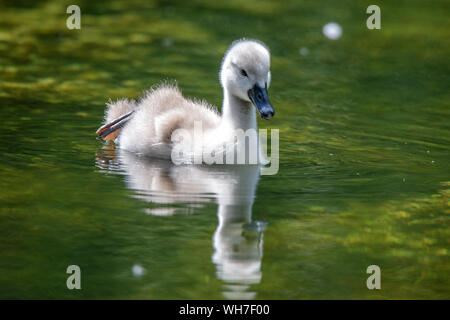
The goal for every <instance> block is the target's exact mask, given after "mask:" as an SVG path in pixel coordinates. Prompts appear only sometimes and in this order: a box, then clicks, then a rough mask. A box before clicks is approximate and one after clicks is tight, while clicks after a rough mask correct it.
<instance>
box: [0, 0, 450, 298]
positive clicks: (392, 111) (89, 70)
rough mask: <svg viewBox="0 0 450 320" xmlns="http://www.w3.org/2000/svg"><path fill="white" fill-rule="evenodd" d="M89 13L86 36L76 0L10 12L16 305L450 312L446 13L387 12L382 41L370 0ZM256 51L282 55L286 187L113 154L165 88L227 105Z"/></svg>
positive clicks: (5, 106) (114, 6) (414, 5)
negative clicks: (26, 301)
mask: <svg viewBox="0 0 450 320" xmlns="http://www.w3.org/2000/svg"><path fill="white" fill-rule="evenodd" d="M77 3H78V4H79V6H80V7H81V10H82V28H81V30H68V29H67V28H66V26H65V19H66V18H67V14H66V13H65V10H66V8H67V6H68V5H70V4H73V1H72V2H71V1H56V0H54V1H41V2H39V3H37V2H35V1H30V2H28V1H14V2H13V3H12V2H10V1H1V2H0V106H1V108H0V119H1V120H2V125H1V126H0V137H1V141H2V143H1V144H0V154H1V156H2V161H1V163H0V174H1V179H0V188H1V189H0V298H31V299H42V298H63V299H78V298H88V299H91V298H102V299H110V298H124V299H133V298H137V299H222V298H248V299H310V298H319V299H328V298H331V299H348V298H350V299H355V298H362V299H373V298H388V299H393V298H401V299H404V298H414V299H416V298H441V299H442V298H444V299H448V298H450V291H449V289H448V288H449V285H450V283H449V280H448V279H449V276H448V275H449V269H450V268H449V266H450V259H449V239H450V232H449V214H450V210H449V195H450V174H449V173H450V170H449V169H450V168H449V153H450V135H449V132H450V131H449V129H450V126H449V116H450V111H449V110H450V109H449V104H448V101H449V98H450V97H449V86H448V83H449V76H448V75H449V71H450V70H449V69H450V68H449V67H450V63H449V60H448V53H449V46H448V40H447V39H448V38H449V36H450V34H449V29H448V16H447V13H448V9H449V5H448V3H446V2H444V1H427V2H426V3H424V2H423V1H396V2H395V4H394V3H392V2H385V1H379V3H378V5H379V6H380V7H381V10H382V29H381V30H374V31H371V30H368V29H367V28H366V27H365V20H366V18H367V15H366V14H365V9H366V8H367V6H368V5H370V4H372V3H369V2H367V1H362V2H358V3H355V2H354V1H340V2H333V1H277V2H268V1H246V2H242V1H227V2H226V3H222V4H219V3H211V1H189V3H186V2H184V1H179V2H175V3H172V4H169V3H167V2H164V1H161V2H158V1H146V2H145V3H141V2H140V1H127V2H122V1H95V2H92V1H78V2H77ZM330 21H335V22H337V23H339V24H340V25H341V26H342V28H343V35H342V37H341V38H340V39H338V40H334V41H333V40H329V39H327V38H326V37H324V36H323V35H322V33H321V30H322V27H323V25H324V24H326V23H328V22H330ZM243 36H247V37H253V38H257V39H260V40H262V41H264V42H265V43H267V45H268V46H269V47H270V48H271V52H272V85H271V88H270V91H269V94H270V96H271V100H272V102H273V105H274V107H275V109H276V117H275V118H273V119H272V120H271V121H264V122H262V121H260V123H259V124H260V126H261V127H263V128H279V129H280V170H279V173H278V174H277V175H274V176H262V177H259V176H258V175H257V174H255V170H254V168H252V167H250V168H238V169H236V168H234V169H230V168H223V167H195V168H190V167H172V166H170V164H167V163H164V162H161V161H157V160H152V159H142V158H136V157H135V156H134V155H130V154H127V153H122V152H119V151H118V150H114V149H113V148H112V147H111V146H107V147H105V146H104V145H103V144H102V143H101V142H98V141H96V139H95V130H96V128H97V127H98V126H99V125H100V124H101V122H102V119H103V111H104V107H105V102H106V101H108V100H109V99H117V98H121V97H130V98H137V97H138V96H139V95H141V94H142V92H143V90H146V89H148V88H149V87H150V86H152V85H154V84H156V83H158V82H159V81H161V80H164V79H169V80H174V79H176V80H177V82H178V85H179V86H180V87H181V88H182V90H183V93H184V94H185V95H187V96H190V97H198V98H205V99H207V100H208V101H209V102H210V103H213V104H215V105H217V106H220V104H221V99H222V97H221V89H220V85H219V83H218V70H219V67H220V62H221V58H222V56H223V53H224V51H225V50H226V48H227V47H228V45H229V44H230V43H231V41H233V40H235V39H238V38H241V37H243ZM302 48H307V50H306V51H305V50H301V49H302ZM301 52H302V53H303V54H301ZM305 52H307V54H306V55H305ZM72 264H76V265H79V266H80V268H81V270H82V290H68V289H67V288H66V279H67V277H68V275H67V274H66V272H65V271H66V268H67V266H69V265H72ZM372 264H376V265H379V266H380V267H381V271H382V290H374V291H371V290H368V289H367V287H366V278H367V276H368V275H367V274H366V268H367V266H369V265H372Z"/></svg>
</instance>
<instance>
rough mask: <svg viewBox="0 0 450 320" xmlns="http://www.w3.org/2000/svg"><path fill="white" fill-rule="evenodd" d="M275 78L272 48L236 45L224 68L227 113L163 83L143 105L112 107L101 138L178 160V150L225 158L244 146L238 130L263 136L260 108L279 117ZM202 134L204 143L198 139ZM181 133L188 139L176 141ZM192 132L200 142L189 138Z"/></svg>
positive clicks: (222, 79)
mask: <svg viewBox="0 0 450 320" xmlns="http://www.w3.org/2000/svg"><path fill="white" fill-rule="evenodd" d="M270 78H271V76H270V53H269V50H268V48H267V47H266V46H265V45H264V44H263V43H262V42H260V41H257V40H247V39H243V40H238V41H235V42H233V44H232V45H231V46H230V48H229V49H228V50H227V52H226V53H225V56H224V58H223V61H222V66H221V70H220V83H221V85H222V88H223V107H222V115H220V114H218V113H217V112H216V111H215V108H214V107H213V106H211V105H209V104H207V103H206V102H203V101H196V100H190V99H186V98H185V97H183V96H182V94H181V92H180V90H179V89H178V88H177V87H176V86H175V85H169V84H163V85H160V86H158V87H155V88H153V89H150V90H149V91H148V92H147V93H146V94H145V95H144V97H142V98H141V99H140V100H139V101H138V102H136V101H133V100H127V99H123V100H119V101H117V102H114V103H112V102H110V103H108V106H107V109H106V112H105V125H103V126H102V127H100V128H99V129H98V130H97V134H98V135H99V137H98V138H99V139H104V140H107V141H115V142H116V143H118V145H119V147H120V148H122V149H125V150H127V151H131V152H135V153H138V154H143V155H150V156H155V157H162V158H171V157H172V160H173V151H174V150H175V149H177V151H180V150H182V152H181V153H182V154H184V156H186V155H190V156H191V157H192V156H194V157H195V156H196V154H195V153H196V152H198V150H200V151H199V152H200V153H203V152H205V150H214V152H215V153H217V150H221V151H220V152H223V153H224V154H225V153H226V152H228V150H229V146H232V148H234V150H236V148H240V147H241V146H238V145H237V144H238V143H239V141H238V142H236V132H235V131H236V130H242V131H244V132H248V130H249V129H251V130H254V132H255V135H257V123H256V115H255V111H254V107H256V109H257V110H258V111H259V113H260V115H261V117H262V118H263V119H270V118H272V117H273V116H274V113H275V112H274V109H273V107H272V105H271V103H270V101H269V97H268V94H267V89H268V87H269V85H270ZM198 130H201V133H202V134H201V136H200V139H197V138H196V137H199V135H196V134H197V133H198ZM177 133H182V134H181V136H182V137H181V138H180V137H178V138H177V139H174V137H175V136H176V135H177ZM186 133H187V135H188V136H191V137H192V136H194V139H190V138H186ZM196 139H197V140H196ZM198 140H200V141H198ZM241 144H242V141H241ZM244 144H245V139H244ZM199 146H200V149H198V147H199ZM258 146H259V144H258ZM189 150H190V151H189ZM257 152H258V154H259V151H257Z"/></svg>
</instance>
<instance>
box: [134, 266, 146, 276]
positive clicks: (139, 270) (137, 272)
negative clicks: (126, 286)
mask: <svg viewBox="0 0 450 320" xmlns="http://www.w3.org/2000/svg"><path fill="white" fill-rule="evenodd" d="M131 272H132V273H133V276H135V277H141V276H143V275H144V274H145V273H146V272H147V270H145V268H144V267H143V266H141V265H140V264H135V265H133V267H132V268H131Z"/></svg>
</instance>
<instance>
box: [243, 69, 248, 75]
mask: <svg viewBox="0 0 450 320" xmlns="http://www.w3.org/2000/svg"><path fill="white" fill-rule="evenodd" d="M241 75H243V76H244V77H248V74H247V72H246V71H245V70H244V69H241Z"/></svg>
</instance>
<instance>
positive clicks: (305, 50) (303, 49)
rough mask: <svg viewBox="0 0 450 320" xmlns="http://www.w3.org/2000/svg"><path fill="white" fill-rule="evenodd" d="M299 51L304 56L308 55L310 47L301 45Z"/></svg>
mask: <svg viewBox="0 0 450 320" xmlns="http://www.w3.org/2000/svg"><path fill="white" fill-rule="evenodd" d="M298 53H300V54H301V55H302V56H304V57H306V56H307V55H308V54H309V49H308V48H306V47H301V48H300V49H299V50H298Z"/></svg>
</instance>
